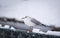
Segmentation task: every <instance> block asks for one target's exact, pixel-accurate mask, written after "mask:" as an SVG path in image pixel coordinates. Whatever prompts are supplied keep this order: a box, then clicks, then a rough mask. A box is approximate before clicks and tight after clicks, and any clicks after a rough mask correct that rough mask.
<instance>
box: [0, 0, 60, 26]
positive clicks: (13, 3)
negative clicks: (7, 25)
mask: <svg viewBox="0 0 60 38" xmlns="http://www.w3.org/2000/svg"><path fill="white" fill-rule="evenodd" d="M0 16H6V17H14V18H18V19H20V18H21V17H23V16H30V17H34V18H36V19H37V20H39V21H40V22H42V23H44V24H53V25H56V26H60V0H0Z"/></svg>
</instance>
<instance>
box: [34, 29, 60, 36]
mask: <svg viewBox="0 0 60 38" xmlns="http://www.w3.org/2000/svg"><path fill="white" fill-rule="evenodd" d="M33 32H34V33H40V34H46V35H56V36H60V31H47V32H42V31H40V29H35V28H34V29H33Z"/></svg>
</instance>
